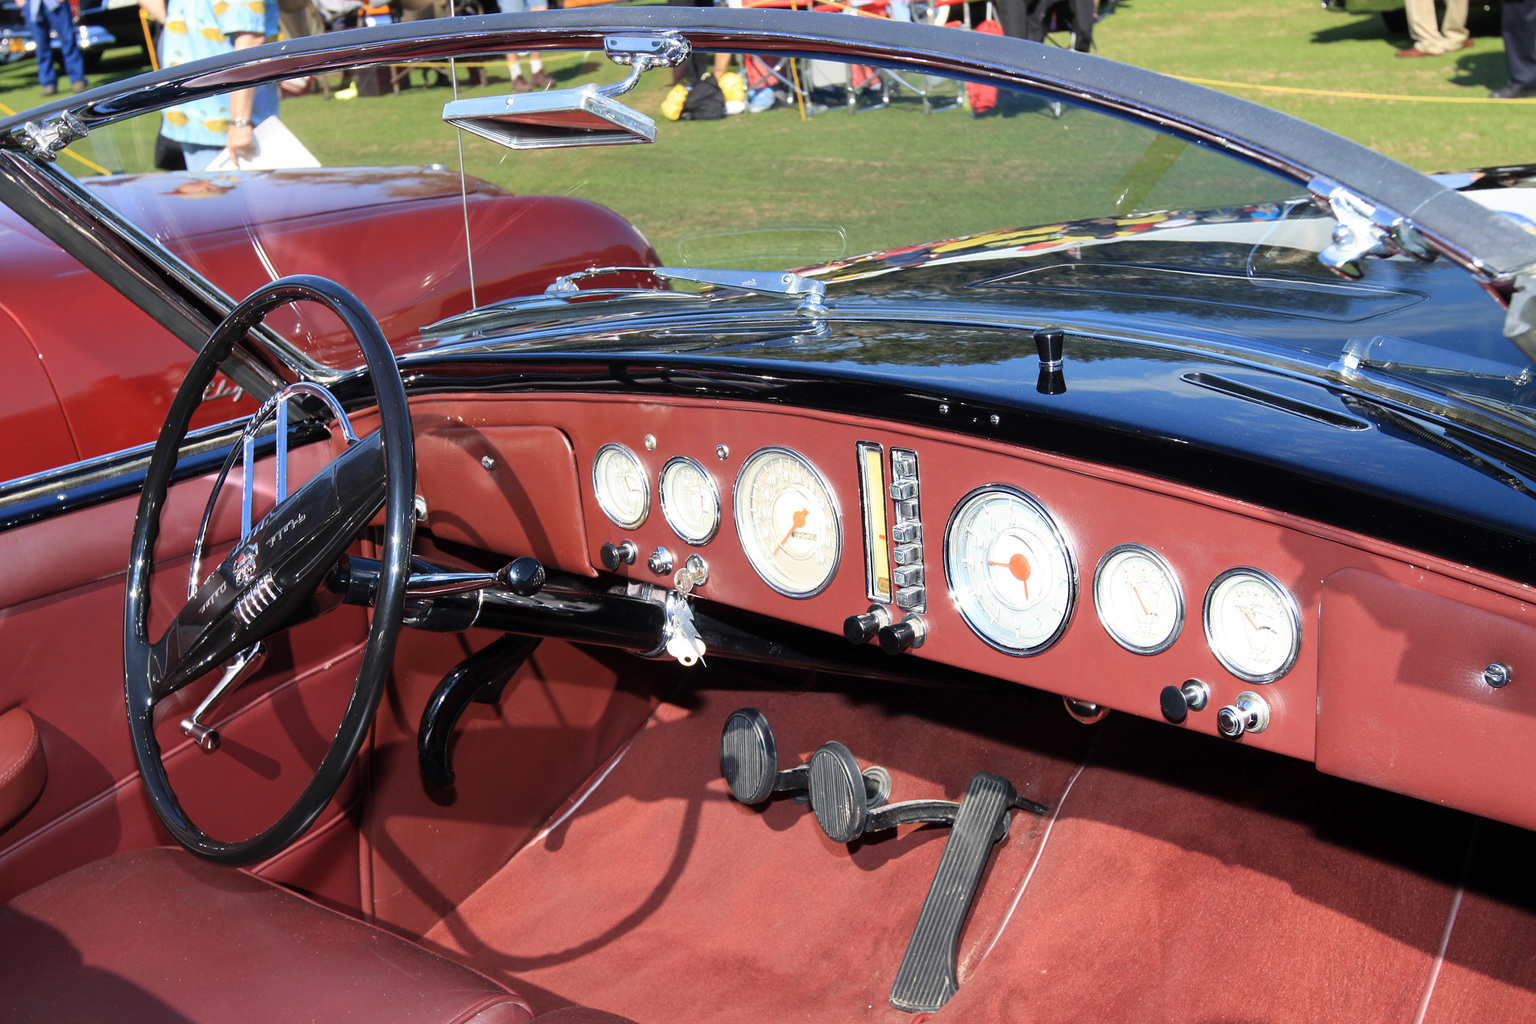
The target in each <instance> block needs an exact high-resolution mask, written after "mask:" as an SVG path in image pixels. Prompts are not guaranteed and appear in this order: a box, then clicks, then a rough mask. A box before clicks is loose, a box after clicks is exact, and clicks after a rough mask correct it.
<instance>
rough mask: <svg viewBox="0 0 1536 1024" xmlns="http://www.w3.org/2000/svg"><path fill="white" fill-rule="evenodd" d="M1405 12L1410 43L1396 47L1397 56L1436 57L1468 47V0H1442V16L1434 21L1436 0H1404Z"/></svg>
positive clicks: (1470, 40)
mask: <svg viewBox="0 0 1536 1024" xmlns="http://www.w3.org/2000/svg"><path fill="white" fill-rule="evenodd" d="M1403 10H1404V11H1405V12H1406V13H1407V15H1408V34H1409V35H1411V36H1413V45H1412V46H1410V47H1408V49H1406V50H1398V51H1397V56H1399V57H1439V56H1442V55H1444V54H1447V53H1455V52H1456V51H1457V50H1470V49H1471V48H1472V36H1471V35H1470V34H1469V33H1468V32H1467V0H1445V20H1444V21H1442V22H1441V23H1440V24H1439V25H1438V26H1437V25H1436V24H1435V0H1404V2H1403Z"/></svg>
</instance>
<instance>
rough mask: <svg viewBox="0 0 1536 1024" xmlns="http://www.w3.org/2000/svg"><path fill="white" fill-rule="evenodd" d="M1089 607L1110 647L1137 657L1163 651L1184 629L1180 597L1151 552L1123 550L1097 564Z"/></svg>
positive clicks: (1125, 546) (1159, 559)
mask: <svg viewBox="0 0 1536 1024" xmlns="http://www.w3.org/2000/svg"><path fill="white" fill-rule="evenodd" d="M1093 604H1094V607H1095V608H1097V609H1098V612H1099V621H1100V622H1102V623H1103V624H1104V629H1105V630H1106V631H1107V632H1108V633H1109V635H1110V637H1112V638H1113V639H1114V641H1115V643H1117V644H1119V645H1120V646H1121V647H1124V648H1125V649H1126V650H1128V651H1135V652H1136V653H1137V654H1156V653H1157V652H1159V651H1165V650H1167V649H1168V648H1169V647H1170V646H1172V644H1173V642H1174V641H1175V640H1177V639H1178V638H1179V631H1180V630H1182V629H1183V628H1184V591H1183V590H1181V589H1180V588H1179V581H1178V577H1176V576H1175V575H1174V574H1173V569H1172V568H1171V567H1170V566H1169V565H1168V563H1167V562H1166V561H1164V560H1163V556H1162V555H1159V554H1158V553H1157V552H1156V551H1153V550H1152V549H1151V548H1146V547H1142V546H1141V545H1140V544H1122V545H1120V546H1119V547H1117V548H1112V549H1111V550H1110V551H1109V552H1108V553H1107V554H1105V556H1104V557H1103V558H1102V559H1100V560H1099V567H1098V569H1097V571H1095V572H1094V574H1093Z"/></svg>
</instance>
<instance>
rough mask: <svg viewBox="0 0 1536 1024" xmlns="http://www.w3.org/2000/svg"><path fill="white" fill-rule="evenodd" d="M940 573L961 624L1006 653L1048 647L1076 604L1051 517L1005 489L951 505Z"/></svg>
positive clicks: (1071, 573)
mask: <svg viewBox="0 0 1536 1024" xmlns="http://www.w3.org/2000/svg"><path fill="white" fill-rule="evenodd" d="M944 574H945V576H946V578H947V579H948V581H949V587H950V591H951V593H952V594H953V596H954V600H955V605H956V607H957V608H959V610H960V615H961V616H962V617H963V618H964V619H965V623H966V625H968V626H970V627H971V629H972V630H973V631H974V632H975V633H976V635H977V636H979V637H981V638H982V639H983V640H985V641H986V642H987V643H989V644H991V645H992V646H993V647H996V648H997V649H998V650H1000V651H1005V652H1007V653H1008V654H1020V655H1024V654H1037V653H1039V652H1040V651H1043V650H1045V649H1046V648H1047V647H1050V646H1051V645H1052V644H1054V643H1055V642H1056V641H1057V640H1059V639H1060V638H1061V635H1062V634H1063V633H1064V632H1066V628H1067V623H1068V622H1069V621H1070V620H1071V618H1072V609H1073V607H1074V606H1075V605H1076V603H1077V564H1076V562H1075V560H1074V559H1073V557H1072V550H1071V548H1069V547H1068V546H1067V542H1066V538H1065V537H1064V536H1063V535H1062V532H1061V530H1060V528H1059V527H1057V525H1056V521H1055V519H1053V518H1052V517H1051V514H1050V513H1049V512H1048V511H1046V508H1045V506H1044V505H1042V504H1040V502H1038V501H1036V500H1035V499H1034V498H1032V497H1030V496H1029V495H1028V494H1025V493H1024V492H1023V491H1021V490H1019V489H1018V488H1016V487H1010V486H1008V485H1006V484H990V485H988V486H986V487H979V488H977V489H976V490H974V491H972V492H971V493H969V494H967V495H966V496H965V497H964V498H962V499H961V500H960V504H959V505H957V506H956V507H955V511H954V513H953V514H952V515H951V516H950V517H949V526H948V528H947V529H946V530H945V534H944Z"/></svg>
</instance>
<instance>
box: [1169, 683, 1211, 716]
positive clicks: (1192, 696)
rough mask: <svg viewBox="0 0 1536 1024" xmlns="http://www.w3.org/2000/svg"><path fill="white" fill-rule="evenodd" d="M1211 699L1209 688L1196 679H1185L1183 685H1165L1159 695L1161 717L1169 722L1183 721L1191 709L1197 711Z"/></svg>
mask: <svg viewBox="0 0 1536 1024" xmlns="http://www.w3.org/2000/svg"><path fill="white" fill-rule="evenodd" d="M1210 699H1211V688H1210V687H1208V686H1206V685H1205V684H1204V683H1202V682H1201V681H1200V680H1198V679H1186V680H1185V681H1184V685H1183V686H1172V685H1170V686H1165V687H1163V692H1162V694H1161V695H1159V698H1158V702H1159V703H1160V704H1161V705H1162V709H1163V717H1164V718H1166V719H1168V721H1170V722H1174V723H1178V722H1182V721H1184V719H1185V718H1186V717H1188V715H1189V713H1190V712H1191V711H1199V710H1201V709H1202V708H1204V707H1205V705H1206V703H1207V702H1208V701H1209V700H1210Z"/></svg>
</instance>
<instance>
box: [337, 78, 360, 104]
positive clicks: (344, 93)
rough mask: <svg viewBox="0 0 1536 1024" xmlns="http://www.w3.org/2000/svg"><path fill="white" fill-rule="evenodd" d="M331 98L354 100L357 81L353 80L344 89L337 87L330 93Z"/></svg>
mask: <svg viewBox="0 0 1536 1024" xmlns="http://www.w3.org/2000/svg"><path fill="white" fill-rule="evenodd" d="M331 98H332V99H338V100H355V99H357V83H356V82H353V83H352V84H351V85H349V86H347V87H346V88H345V89H337V90H336V91H335V92H333V93H331Z"/></svg>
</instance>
